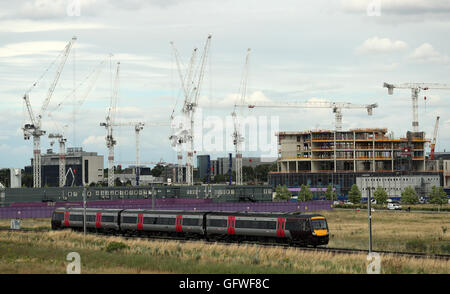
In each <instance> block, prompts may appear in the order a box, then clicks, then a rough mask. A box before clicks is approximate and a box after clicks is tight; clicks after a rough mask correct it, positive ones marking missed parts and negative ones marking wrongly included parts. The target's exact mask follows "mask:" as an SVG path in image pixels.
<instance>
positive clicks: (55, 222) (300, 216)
mask: <svg viewBox="0 0 450 294" xmlns="http://www.w3.org/2000/svg"><path fill="white" fill-rule="evenodd" d="M84 219H85V223H84ZM85 224H86V225H85ZM85 226H86V230H87V231H89V232H96V233H102V234H114V235H116V234H118V235H143V236H145V235H147V236H168V237H181V238H187V239H205V240H208V241H237V242H239V241H254V242H271V243H273V242H275V243H284V244H289V245H299V246H314V247H316V246H319V245H327V244H328V241H329V229H328V224H327V220H326V218H325V217H324V216H323V215H320V214H314V213H299V212H293V213H292V212H290V213H272V212H266V213H262V212H219V211H176V210H143V209H101V208H86V216H84V209H83V208H57V209H55V210H54V212H53V214H52V218H51V227H52V230H60V229H72V230H78V231H82V230H84V227H85Z"/></svg>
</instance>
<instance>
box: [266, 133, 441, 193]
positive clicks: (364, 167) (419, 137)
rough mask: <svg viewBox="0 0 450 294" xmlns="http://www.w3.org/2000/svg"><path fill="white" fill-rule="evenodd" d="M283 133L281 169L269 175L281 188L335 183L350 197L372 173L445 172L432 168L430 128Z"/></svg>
mask: <svg viewBox="0 0 450 294" xmlns="http://www.w3.org/2000/svg"><path fill="white" fill-rule="evenodd" d="M277 136H278V144H279V147H280V149H279V159H278V163H277V165H278V171H277V172H272V173H270V174H269V182H270V184H271V185H272V186H275V187H276V186H278V185H287V186H288V187H298V186H301V185H302V184H305V185H310V187H314V188H316V187H317V188H321V187H327V186H328V185H329V184H332V185H333V186H334V187H336V190H337V192H338V194H339V195H347V193H348V191H349V190H350V188H351V186H352V185H353V184H356V183H357V178H358V177H362V176H366V175H370V176H371V177H380V176H385V177H398V176H400V175H427V176H433V175H434V176H440V173H439V172H438V171H437V170H429V168H428V166H429V165H428V164H427V158H426V155H425V145H426V144H427V143H429V142H430V140H428V139H426V138H425V133H424V132H407V134H406V137H404V138H395V137H394V136H393V135H392V133H388V131H387V129H381V128H374V129H353V130H349V131H334V130H314V131H306V132H280V133H278V134H277ZM433 180H434V181H435V180H436V179H434V178H433ZM440 181H442V180H440ZM441 185H442V183H441Z"/></svg>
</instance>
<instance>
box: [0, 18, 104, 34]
mask: <svg viewBox="0 0 450 294" xmlns="http://www.w3.org/2000/svg"><path fill="white" fill-rule="evenodd" d="M105 28H111V26H107V25H105V24H99V23H88V22H83V23H76V22H54V21H53V22H51V21H35V20H3V21H0V32H3V33H36V32H45V31H62V30H69V31H70V30H72V31H78V30H95V29H105Z"/></svg>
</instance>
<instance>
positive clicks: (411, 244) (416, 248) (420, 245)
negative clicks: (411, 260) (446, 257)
mask: <svg viewBox="0 0 450 294" xmlns="http://www.w3.org/2000/svg"><path fill="white" fill-rule="evenodd" d="M405 247H406V250H408V251H411V252H426V251H427V244H426V243H425V241H423V240H420V239H416V240H409V241H408V242H406V246H405Z"/></svg>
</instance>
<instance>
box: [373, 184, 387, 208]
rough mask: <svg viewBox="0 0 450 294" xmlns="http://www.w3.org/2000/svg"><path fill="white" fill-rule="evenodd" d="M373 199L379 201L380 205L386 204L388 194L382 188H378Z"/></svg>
mask: <svg viewBox="0 0 450 294" xmlns="http://www.w3.org/2000/svg"><path fill="white" fill-rule="evenodd" d="M373 198H374V199H375V200H376V201H377V203H378V204H384V203H386V202H387V200H388V194H387V193H386V191H385V190H384V189H383V188H382V187H378V188H377V189H376V190H375V193H373Z"/></svg>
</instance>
